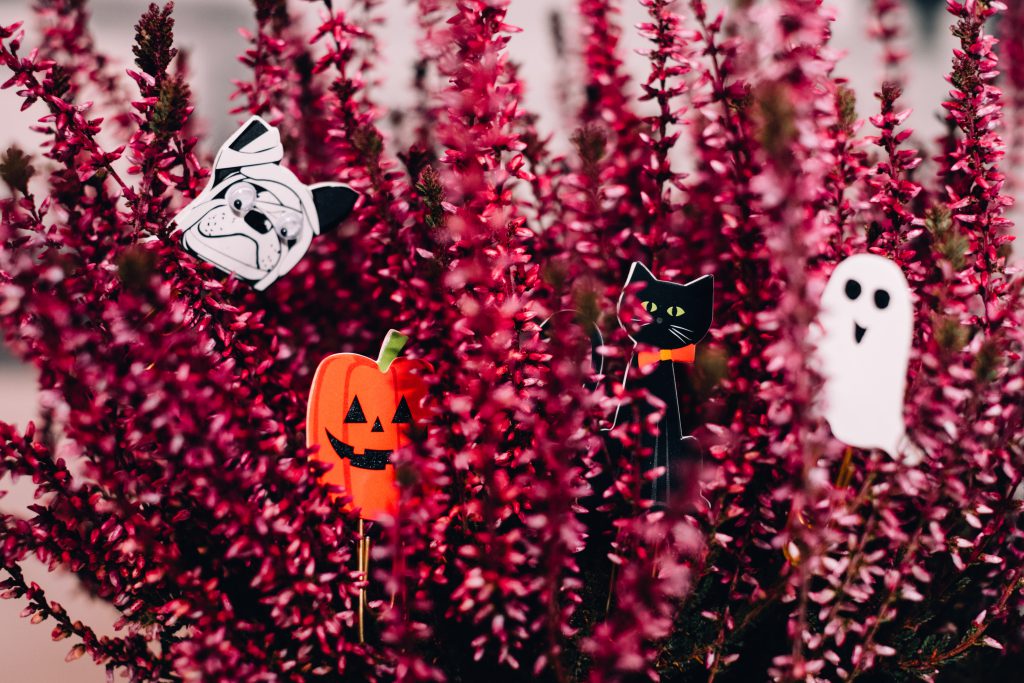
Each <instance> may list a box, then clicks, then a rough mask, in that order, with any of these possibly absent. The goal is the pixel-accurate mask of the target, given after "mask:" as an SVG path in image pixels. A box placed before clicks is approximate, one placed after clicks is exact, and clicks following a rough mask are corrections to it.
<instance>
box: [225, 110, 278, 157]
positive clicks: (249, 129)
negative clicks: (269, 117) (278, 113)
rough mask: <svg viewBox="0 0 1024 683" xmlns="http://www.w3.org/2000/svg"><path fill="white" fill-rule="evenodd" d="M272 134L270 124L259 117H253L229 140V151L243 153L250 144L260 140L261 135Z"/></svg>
mask: <svg viewBox="0 0 1024 683" xmlns="http://www.w3.org/2000/svg"><path fill="white" fill-rule="evenodd" d="M269 132H271V127H270V124H269V123H267V122H266V121H264V120H263V119H261V118H260V117H258V116H253V117H252V118H250V119H249V120H248V121H246V122H245V123H243V124H242V127H241V128H239V129H238V130H237V131H236V132H235V134H234V135H232V136H231V137H230V138H228V141H227V146H228V149H233V150H235V151H236V152H241V151H242V150H243V149H245V146H246V145H248V144H249V143H250V142H252V141H254V140H256V139H258V138H259V137H260V136H261V135H266V134H267V133H269Z"/></svg>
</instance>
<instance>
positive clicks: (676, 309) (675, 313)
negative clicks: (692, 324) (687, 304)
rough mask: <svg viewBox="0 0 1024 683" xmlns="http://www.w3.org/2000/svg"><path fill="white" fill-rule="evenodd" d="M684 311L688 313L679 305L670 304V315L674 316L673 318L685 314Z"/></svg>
mask: <svg viewBox="0 0 1024 683" xmlns="http://www.w3.org/2000/svg"><path fill="white" fill-rule="evenodd" d="M684 313H686V311H684V310H683V309H682V308H680V307H679V306H669V307H668V314H669V315H670V316H672V317H673V318H678V317H679V316H681V315H683V314H684Z"/></svg>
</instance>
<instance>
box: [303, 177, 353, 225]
mask: <svg viewBox="0 0 1024 683" xmlns="http://www.w3.org/2000/svg"><path fill="white" fill-rule="evenodd" d="M309 189H310V190H312V191H313V204H314V205H315V206H316V215H317V218H318V219H319V221H320V232H321V233H324V232H327V231H328V230H333V229H334V228H336V227H338V226H339V225H341V222H342V221H343V220H345V218H346V217H347V216H348V215H349V214H350V213H352V207H354V206H355V205H356V200H357V199H359V193H358V192H356V191H355V190H353V189H352V188H351V187H349V186H347V185H341V184H340V183H320V184H317V185H310V187H309Z"/></svg>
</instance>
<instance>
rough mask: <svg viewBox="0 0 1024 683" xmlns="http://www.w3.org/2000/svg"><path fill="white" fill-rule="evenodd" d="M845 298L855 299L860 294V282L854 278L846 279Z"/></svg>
mask: <svg viewBox="0 0 1024 683" xmlns="http://www.w3.org/2000/svg"><path fill="white" fill-rule="evenodd" d="M845 291H846V298H848V299H849V300H850V301H855V300H856V299H857V297H859V296H860V283H859V282H857V281H856V280H847V281H846V290H845Z"/></svg>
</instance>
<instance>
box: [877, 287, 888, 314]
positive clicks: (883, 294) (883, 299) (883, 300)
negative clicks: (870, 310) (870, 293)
mask: <svg viewBox="0 0 1024 683" xmlns="http://www.w3.org/2000/svg"><path fill="white" fill-rule="evenodd" d="M875 306H878V308H880V309H885V308H888V307H889V292H887V291H885V290H884V289H876V290H875Z"/></svg>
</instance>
